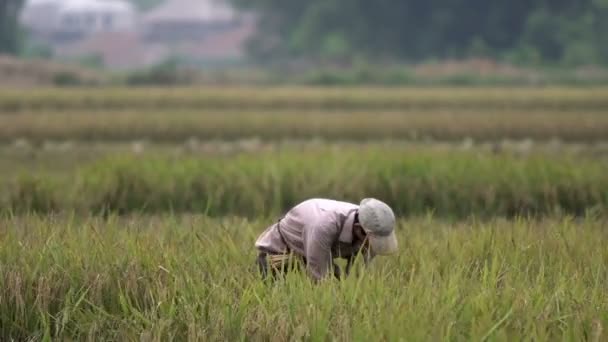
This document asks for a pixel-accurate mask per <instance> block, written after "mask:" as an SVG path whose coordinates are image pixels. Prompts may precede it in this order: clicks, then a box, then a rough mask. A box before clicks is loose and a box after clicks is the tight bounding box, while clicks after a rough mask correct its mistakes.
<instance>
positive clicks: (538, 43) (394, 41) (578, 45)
mask: <svg viewBox="0 0 608 342" xmlns="http://www.w3.org/2000/svg"><path fill="white" fill-rule="evenodd" d="M232 1H233V2H234V3H235V4H237V5H238V6H242V7H244V8H248V9H253V10H256V11H257V12H258V13H259V14H260V15H261V19H260V31H259V35H258V37H257V38H256V43H255V44H254V46H255V47H256V49H255V51H256V53H258V54H259V55H261V56H263V57H264V59H267V57H268V56H279V57H288V58H289V57H294V56H296V57H312V58H317V57H326V58H336V57H340V58H343V56H344V55H348V56H351V57H357V56H363V57H367V58H370V59H373V58H377V57H388V58H395V59H401V60H421V59H426V58H448V57H467V56H469V55H471V54H473V55H480V54H482V55H488V56H495V57H502V56H506V55H512V54H513V53H514V52H516V51H522V53H519V55H520V56H531V57H530V58H537V57H538V58H541V59H542V60H543V61H551V62H564V61H567V62H569V63H574V64H578V63H590V62H594V61H598V60H602V61H605V62H606V61H608V58H607V57H606V55H608V51H607V49H608V48H606V46H607V45H608V44H605V41H606V39H607V38H606V37H608V31H607V30H608V28H607V27H606V25H607V24H606V22H608V20H607V19H608V16H607V14H606V12H607V11H608V4H607V1H608V0H577V1H572V0H510V1H506V0H374V1H369V0H307V1H297V0H232ZM523 52H525V53H523Z"/></svg>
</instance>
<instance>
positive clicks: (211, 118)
mask: <svg viewBox="0 0 608 342" xmlns="http://www.w3.org/2000/svg"><path fill="white" fill-rule="evenodd" d="M53 80H54V81H55V82H56V83H57V84H61V85H74V84H76V85H79V84H94V83H93V82H85V81H86V78H82V76H80V74H78V73H76V71H74V72H68V71H67V70H66V71H65V72H56V73H55V76H54V77H53ZM453 81H454V82H456V81H459V82H466V79H460V80H458V79H454V80H453ZM607 110H608V90H607V89H606V88H597V87H596V88H533V89H532V88H531V89H516V88H504V87H503V88H487V89H484V88H418V89H415V88H383V87H366V88H346V87H341V88H332V89H327V88H318V87H317V88H302V87H291V88H277V87H271V88H264V87H256V88H253V87H252V88H245V87H240V88H234V87H233V88H231V87H227V88H220V87H213V88H141V89H125V88H104V89H97V88H96V89H75V88H70V89H43V90H40V89H38V90H30V91H28V92H22V91H18V90H12V91H11V90H7V91H4V92H2V93H1V94H0V111H2V114H0V120H1V122H2V124H1V125H0V141H4V142H13V141H16V140H19V139H27V140H28V141H30V142H34V143H37V142H40V143H43V142H44V141H46V140H60V141H65V140H78V141H133V140H136V139H152V140H154V141H163V142H178V143H180V144H181V143H184V142H186V141H188V140H192V139H196V140H198V141H209V140H215V139H218V140H225V141H235V140H242V139H255V138H258V139H260V140H263V141H280V140H284V139H291V140H293V139H311V138H322V139H326V140H332V141H344V140H378V139H399V140H410V141H428V140H434V141H458V142H461V141H465V140H467V139H473V140H474V141H476V142H492V143H494V144H497V145H500V144H501V141H502V140H504V139H516V140H523V139H533V140H535V141H550V140H555V139H557V140H560V141H570V142H591V143H595V142H599V141H603V140H607V139H608V116H606V115H605V113H606V111H607ZM66 122H69V123H70V124H69V125H66V124H65V123H66ZM590 123H592V124H590ZM497 148H500V146H498V147H497Z"/></svg>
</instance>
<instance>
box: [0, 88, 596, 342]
mask: <svg viewBox="0 0 608 342" xmlns="http://www.w3.org/2000/svg"><path fill="white" fill-rule="evenodd" d="M607 95H608V89H607V88H519V89H516V88H420V89H414V88H298V87H291V88H289V87H287V88H259V89H257V88H246V87H242V88H236V87H232V88H164V89H161V88H136V89H133V88H131V89H128V88H90V89H68V88H65V89H32V90H28V91H27V92H24V91H21V92H19V91H16V90H2V91H0V341H12V340H14V341H22V340H32V341H38V340H44V341H50V340H91V341H93V340H95V341H97V340H121V341H122V340H143V341H167V340H191V341H195V340H204V341H206V340H210V341H225V340H228V341H232V340H254V341H257V340H264V341H285V340H312V341H322V340H337V341H367V340H372V341H376V340H387V341H394V340H407V341H421V340H426V341H437V340H451V341H470V340H482V341H512V340H535V341H556V340H568V341H570V340H586V341H604V340H606V339H607V337H606V336H607V335H606V330H605V328H606V326H607V325H608V285H607V284H608V267H607V266H606V265H608V249H606V248H605V246H604V245H605V243H604V241H606V239H607V238H608V235H607V234H608V230H607V229H606V227H608V144H607V142H608V96H607ZM370 196H373V197H377V198H380V199H382V200H384V201H386V202H387V203H389V204H390V205H391V206H392V207H393V208H394V210H395V212H396V213H397V216H398V225H397V235H398V239H399V242H400V250H399V252H398V253H397V255H395V256H391V257H384V258H377V259H376V260H374V261H373V262H372V264H371V265H370V266H369V267H368V268H367V269H364V268H363V266H362V265H358V266H357V271H358V272H356V273H355V274H353V275H351V277H349V278H347V279H344V280H342V281H337V280H333V279H332V280H330V279H328V280H327V281H323V282H322V283H320V284H313V283H312V282H311V281H309V280H308V279H307V277H306V276H305V275H302V274H297V273H292V274H289V275H288V276H287V277H285V278H284V279H280V280H279V281H277V282H274V283H269V282H264V281H262V280H260V278H259V275H258V274H257V272H256V270H255V268H254V258H255V250H254V248H253V243H254V241H255V238H256V237H257V235H258V234H259V233H260V232H261V231H263V230H264V229H265V228H266V226H268V225H270V224H271V223H272V222H274V221H275V219H276V218H277V216H278V215H281V213H283V212H284V211H285V210H288V209H289V208H290V207H291V206H293V205H295V204H296V203H298V202H299V201H301V200H304V199H307V198H310V197H328V198H335V199H340V200H346V201H351V202H358V201H359V200H360V199H361V198H362V197H370Z"/></svg>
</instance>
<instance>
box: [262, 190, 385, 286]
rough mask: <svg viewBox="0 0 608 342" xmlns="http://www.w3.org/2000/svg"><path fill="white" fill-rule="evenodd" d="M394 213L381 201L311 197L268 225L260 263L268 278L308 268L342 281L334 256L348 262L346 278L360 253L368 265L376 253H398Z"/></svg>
mask: <svg viewBox="0 0 608 342" xmlns="http://www.w3.org/2000/svg"><path fill="white" fill-rule="evenodd" d="M394 227H395V215H394V214H393V211H392V210H391V208H390V207H389V206H388V205H387V204H386V203H384V202H381V201H379V200H377V199H373V198H366V199H364V200H362V201H361V203H360V204H359V205H356V204H352V203H347V202H339V201H334V200H329V199H309V200H306V201H304V202H302V203H300V204H298V205H296V206H295V207H293V208H292V209H291V210H289V212H287V214H286V215H285V216H284V217H283V218H281V219H280V220H278V222H277V223H275V224H273V225H271V226H270V227H268V228H267V229H266V230H265V231H264V232H263V233H262V234H261V235H260V236H259V237H258V239H257V241H256V243H255V246H256V248H257V249H258V251H259V255H258V258H257V265H258V268H259V270H260V272H261V273H262V276H264V277H266V276H267V275H268V273H269V272H270V273H271V274H272V275H273V276H276V274H277V273H283V272H285V271H287V270H288V269H290V268H293V267H303V268H305V269H306V272H307V273H308V274H309V275H310V276H311V277H312V278H313V279H314V280H317V281H318V280H321V279H323V278H325V277H327V275H328V274H333V275H334V276H335V277H337V278H340V276H341V271H340V268H339V267H338V266H337V265H336V264H334V262H333V259H334V258H345V259H347V266H346V274H347V275H348V273H349V272H350V268H351V266H352V263H353V261H354V258H355V257H356V256H357V255H361V257H362V258H363V261H364V262H365V264H367V263H368V262H369V261H370V260H371V259H372V258H373V257H374V256H375V255H388V254H392V253H394V252H396V251H397V238H396V237H395V231H394Z"/></svg>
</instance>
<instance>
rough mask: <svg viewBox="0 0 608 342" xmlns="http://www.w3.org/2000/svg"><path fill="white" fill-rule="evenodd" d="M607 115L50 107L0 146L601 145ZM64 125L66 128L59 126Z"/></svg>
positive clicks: (8, 129)
mask: <svg viewBox="0 0 608 342" xmlns="http://www.w3.org/2000/svg"><path fill="white" fill-rule="evenodd" d="M605 114H606V110H584V109H580V110H571V111H556V110H549V109H545V110H511V109H508V110H499V109H486V108H473V109H465V110H461V109H453V108H451V107H449V106H446V107H445V108H439V109H433V110H417V109H403V110H390V111H384V110H382V111H380V110H379V111H374V110H371V111H370V110H366V111H362V110H314V111H311V110H297V109H295V110H294V109H286V110H265V111H264V110H262V111H250V110H241V111H235V110H229V111H226V110H213V109H210V110H198V109H187V110H183V109H179V108H171V109H170V108H167V109H158V108H155V109H138V108H135V109H128V110H102V111H98V110H94V109H91V110H82V111H80V110H59V111H56V110H52V111H33V112H32V111H28V112H22V113H17V114H11V115H4V116H2V115H0V122H2V124H1V125H0V141H4V142H10V143H12V142H15V141H19V140H26V141H29V142H31V143H44V142H45V141H49V140H50V141H66V140H68V141H86V142H97V141H106V142H114V141H134V140H138V139H146V140H153V141H155V142H173V143H174V142H178V143H184V142H186V141H188V140H192V139H197V140H198V141H202V142H205V141H210V140H223V141H234V140H242V139H251V138H258V139H260V140H262V141H280V140H287V139H289V140H298V139H307V140H309V139H314V138H322V139H324V140H329V141H344V140H351V141H370V140H386V139H394V140H409V141H428V140H436V141H459V142H460V141H463V140H465V139H472V140H474V141H490V142H494V143H500V142H501V141H502V140H505V139H511V140H523V139H533V140H537V141H538V140H540V141H548V140H555V139H557V140H558V141H566V142H567V141H574V142H598V141H606V140H608V116H607V115H605ZM66 122H69V123H70V124H69V125H66V124H65V123H66Z"/></svg>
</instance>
